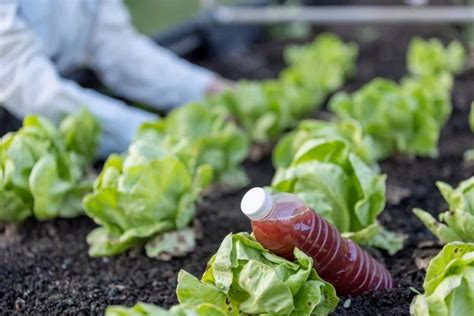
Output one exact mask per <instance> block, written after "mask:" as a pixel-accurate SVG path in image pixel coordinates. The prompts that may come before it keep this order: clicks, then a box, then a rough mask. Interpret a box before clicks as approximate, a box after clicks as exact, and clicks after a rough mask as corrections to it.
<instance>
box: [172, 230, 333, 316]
mask: <svg viewBox="0 0 474 316" xmlns="http://www.w3.org/2000/svg"><path fill="white" fill-rule="evenodd" d="M295 258H296V261H295V262H290V261H288V260H286V259H283V258H281V257H278V256H276V255H274V254H272V253H270V252H269V251H267V250H266V249H264V248H263V247H262V246H261V245H260V244H259V243H258V242H257V241H255V239H254V238H252V237H251V236H250V235H249V234H247V233H239V234H234V235H232V234H231V235H228V236H227V237H226V238H225V239H224V241H223V242H222V244H221V246H220V247H219V250H218V251H217V253H216V254H215V255H214V256H213V257H212V258H211V260H210V261H209V263H208V266H207V270H206V272H205V273H204V275H203V277H202V280H201V281H199V280H198V279H197V278H195V277H193V276H192V275H190V274H189V273H187V272H185V271H181V272H180V274H179V277H178V288H177V295H178V300H179V301H180V303H182V304H190V305H193V306H195V305H197V304H202V303H209V304H212V305H214V306H216V307H218V308H220V309H221V310H224V311H226V315H301V316H302V315H327V314H329V313H330V312H331V311H333V310H334V308H335V307H336V305H337V303H338V301H339V299H338V298H337V296H336V292H335V290H334V288H333V287H332V285H330V284H329V283H327V282H325V281H323V280H322V279H321V278H320V277H319V276H318V275H317V274H316V271H315V270H314V269H313V267H312V266H313V262H312V259H311V258H310V257H308V256H307V255H305V254H304V253H303V252H301V251H299V250H298V249H295Z"/></svg>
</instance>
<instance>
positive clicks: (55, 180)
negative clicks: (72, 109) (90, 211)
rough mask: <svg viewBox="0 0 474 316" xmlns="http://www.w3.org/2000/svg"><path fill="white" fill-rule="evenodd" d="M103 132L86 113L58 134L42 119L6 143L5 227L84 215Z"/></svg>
mask: <svg viewBox="0 0 474 316" xmlns="http://www.w3.org/2000/svg"><path fill="white" fill-rule="evenodd" d="M99 134H100V127H99V125H98V122H97V121H96V120H95V119H94V117H93V116H92V115H91V114H90V113H89V112H87V111H86V110H85V109H83V110H81V111H80V112H79V113H77V114H73V115H70V116H68V117H66V118H65V119H64V120H63V121H62V122H61V124H60V126H59V128H57V127H56V126H55V125H54V124H53V123H52V122H50V121H49V120H47V119H45V118H42V117H39V116H27V117H26V118H25V119H24V121H23V127H22V128H21V129H20V130H18V131H17V132H14V133H9V134H7V135H5V136H4V137H2V139H1V141H0V222H6V223H20V222H22V221H23V220H25V219H26V218H28V217H30V216H34V217H36V218H37V219H39V220H47V219H51V218H54V217H74V216H77V215H79V214H81V213H82V212H83V211H82V207H81V199H82V197H83V196H84V195H85V194H86V193H87V192H89V191H90V190H91V189H92V181H91V180H90V179H89V178H88V175H87V170H86V168H87V165H88V164H89V163H90V162H91V160H92V158H93V155H94V153H95V149H96V146H97V142H98V138H99Z"/></svg>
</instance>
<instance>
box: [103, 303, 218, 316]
mask: <svg viewBox="0 0 474 316" xmlns="http://www.w3.org/2000/svg"><path fill="white" fill-rule="evenodd" d="M225 315H226V313H224V311H222V310H220V309H219V308H217V307H216V306H214V305H211V304H199V305H196V306H187V305H178V306H173V307H172V308H171V309H170V310H169V311H168V310H166V309H164V308H161V307H159V306H156V305H152V304H145V303H138V304H136V305H135V306H133V307H130V308H127V307H122V306H109V307H107V310H106V311H105V316H225Z"/></svg>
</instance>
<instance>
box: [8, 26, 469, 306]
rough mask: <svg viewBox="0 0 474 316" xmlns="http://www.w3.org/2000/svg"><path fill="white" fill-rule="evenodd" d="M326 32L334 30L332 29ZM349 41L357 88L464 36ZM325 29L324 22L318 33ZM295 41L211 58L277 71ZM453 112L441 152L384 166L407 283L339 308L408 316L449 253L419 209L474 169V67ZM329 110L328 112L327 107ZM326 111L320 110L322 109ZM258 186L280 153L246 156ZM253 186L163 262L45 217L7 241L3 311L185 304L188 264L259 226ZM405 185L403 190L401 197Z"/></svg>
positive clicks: (229, 68)
mask: <svg viewBox="0 0 474 316" xmlns="http://www.w3.org/2000/svg"><path fill="white" fill-rule="evenodd" d="M325 30H326V29H325ZM329 30H330V31H334V32H336V33H338V34H340V35H341V36H343V37H344V38H345V39H351V40H356V41H357V42H358V43H359V44H360V47H361V49H360V58H359V62H358V71H357V74H356V75H355V77H354V78H352V79H351V80H349V81H348V83H347V84H346V86H345V87H344V89H345V90H347V91H353V90H355V89H357V88H358V87H360V86H361V85H362V84H364V83H365V82H367V81H368V80H370V79H371V78H373V77H375V76H383V77H387V78H392V79H399V78H400V77H401V76H402V75H404V74H405V72H406V68H405V52H406V47H407V45H408V41H409V39H410V38H411V37H412V36H413V35H417V34H419V35H423V36H436V37H440V38H442V39H443V40H450V39H453V38H459V37H460V33H459V30H458V29H453V28H448V27H434V26H426V27H423V28H420V27H417V28H414V27H410V26H405V27H394V26H390V27H375V26H372V27H359V28H350V27H345V28H332V29H329ZM321 31H324V30H323V29H318V30H316V32H321ZM286 44H287V41H275V40H269V41H265V42H262V43H258V44H255V45H254V46H253V47H252V49H251V50H250V51H249V52H248V53H246V54H243V55H239V56H229V57H228V58H226V59H225V60H221V61H201V64H203V65H206V66H208V67H210V68H212V69H214V70H216V71H218V72H220V73H221V74H222V75H224V76H226V77H229V78H232V79H240V78H256V79H261V78H270V77H274V76H276V75H277V73H278V71H279V70H280V69H281V68H282V67H283V66H284V63H283V60H282V49H283V47H284V46H285V45H286ZM452 99H453V106H454V108H453V113H452V116H451V119H450V120H449V122H448V123H447V125H446V127H445V128H444V130H443V132H442V136H441V141H440V155H439V157H438V158H436V159H429V158H417V159H409V158H407V157H403V156H399V157H393V158H391V159H388V160H386V161H383V162H382V163H381V168H382V171H383V172H384V173H386V174H387V175H388V195H389V197H390V199H389V202H388V204H387V207H386V210H385V211H384V213H383V214H382V216H381V222H382V224H383V225H385V226H386V227H387V228H389V229H391V230H394V231H398V232H402V233H405V234H407V235H408V236H409V237H408V240H407V242H406V246H405V248H404V249H403V250H402V251H400V252H399V253H397V254H396V255H394V256H389V255H388V254H387V253H385V252H380V251H377V250H370V251H371V252H372V254H373V255H375V256H376V257H378V258H379V259H380V260H381V261H383V262H385V264H386V265H387V267H388V268H389V270H390V271H391V272H392V274H393V276H394V278H395V281H396V283H397V286H396V288H393V289H389V290H384V291H380V292H374V293H368V294H365V295H362V296H359V297H356V298H352V299H350V301H349V300H348V299H347V298H342V299H341V303H340V305H339V306H338V308H337V310H336V311H335V313H334V315H369V314H370V315H407V314H408V313H409V304H410V302H411V300H412V298H413V296H414V295H415V294H414V292H413V291H412V290H410V287H413V288H415V289H417V290H422V283H423V278H424V270H423V269H420V268H419V267H418V266H417V262H418V263H419V264H420V262H421V263H422V262H423V260H422V259H423V258H425V257H429V256H432V255H433V254H434V253H436V251H438V250H439V246H437V245H436V243H435V238H434V237H433V236H432V235H431V234H430V233H429V232H428V231H427V229H426V228H425V227H424V226H423V225H422V224H421V223H420V222H419V221H418V220H417V219H416V218H415V217H414V216H413V215H412V213H411V209H412V208H413V207H421V208H424V209H426V210H429V211H430V212H432V213H433V214H437V213H438V212H440V211H442V210H443V209H444V208H445V205H444V202H443V200H442V198H441V196H440V194H439V193H438V191H437V189H436V187H435V181H437V180H442V181H445V182H448V183H450V184H453V185H457V183H458V182H459V181H461V180H463V179H466V178H468V177H469V176H472V175H473V172H474V167H473V166H472V165H467V164H465V163H464V162H463V158H462V156H463V153H464V151H465V150H467V149H469V148H474V135H472V134H471V132H470V131H469V127H468V123H467V118H468V110H469V103H470V101H471V100H473V99H474V71H473V70H468V71H466V72H465V73H464V74H462V75H460V76H458V78H457V80H456V83H455V88H454V93H453V98H452ZM319 113H321V112H319ZM315 115H320V114H315ZM245 168H246V170H247V172H248V174H249V175H250V177H251V179H252V181H251V186H256V185H268V184H269V183H270V182H271V178H272V175H273V172H274V170H273V168H272V165H271V159H270V158H269V157H266V158H264V159H263V160H261V161H259V162H246V163H245ZM244 192H245V190H240V191H238V192H233V193H227V194H219V193H216V194H213V196H209V197H206V198H204V199H203V200H202V201H201V202H200V204H199V214H198V220H199V221H200V222H201V223H202V225H203V227H204V238H203V239H202V240H199V241H198V245H197V248H196V250H195V251H194V252H193V253H192V254H190V255H189V256H187V257H185V258H180V259H174V260H172V261H168V262H159V261H156V260H154V259H150V258H147V257H146V256H145V254H144V253H143V252H142V251H133V252H130V253H127V254H123V255H120V256H116V257H113V258H90V257H89V256H88V255H87V248H88V247H87V244H86V242H85V237H86V235H87V234H88V233H89V232H90V231H91V230H92V229H93V228H94V227H95V224H94V223H93V222H92V221H91V220H90V219H88V218H86V217H80V218H77V219H71V220H64V219H57V220H53V221H48V222H44V223H38V222H36V221H34V220H29V221H27V222H26V223H25V224H24V225H23V226H22V227H21V228H20V229H19V231H18V235H17V239H16V240H13V241H10V242H9V243H8V244H7V245H5V244H4V245H1V243H0V314H1V315H3V314H15V313H16V314H22V315H40V314H42V315H58V314H67V315H95V314H102V313H103V311H104V309H105V308H106V307H107V306H108V305H111V304H122V305H133V304H135V303H136V302H137V301H145V302H148V303H155V304H159V305H163V306H166V307H168V306H171V305H173V304H176V303H177V300H176V296H175V294H174V290H175V287H176V276H177V273H178V272H179V270H180V269H185V270H187V271H189V272H191V273H193V274H195V275H198V276H199V275H200V274H201V273H202V272H203V271H204V269H205V267H206V263H207V261H208V259H209V258H210V256H211V255H212V254H213V253H214V252H215V251H216V250H217V248H218V246H219V244H220V242H221V241H222V239H223V238H224V236H225V235H227V234H229V233H230V232H239V231H249V229H250V226H249V223H248V220H247V219H246V218H244V217H243V216H242V215H241V212H240V211H239V201H240V198H241V197H242V195H243V193H244ZM400 192H402V193H403V194H399V193H400Z"/></svg>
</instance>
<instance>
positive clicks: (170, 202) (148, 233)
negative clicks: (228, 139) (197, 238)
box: [83, 155, 212, 259]
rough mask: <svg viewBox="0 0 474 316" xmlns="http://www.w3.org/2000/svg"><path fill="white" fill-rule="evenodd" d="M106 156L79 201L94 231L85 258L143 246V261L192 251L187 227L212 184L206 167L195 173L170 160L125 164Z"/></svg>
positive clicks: (192, 235) (167, 158)
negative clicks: (91, 186)
mask: <svg viewBox="0 0 474 316" xmlns="http://www.w3.org/2000/svg"><path fill="white" fill-rule="evenodd" d="M124 160H125V159H124V158H123V157H121V156H117V155H112V156H110V157H109V159H108V160H107V162H106V163H105V166H104V169H103V171H102V173H101V174H100V176H99V177H98V178H97V180H96V181H95V183H94V192H93V193H91V194H88V195H87V196H86V197H85V198H84V201H83V204H84V208H85V211H86V214H87V215H88V216H89V217H91V218H92V219H93V220H94V221H95V222H96V223H97V224H99V225H100V227H98V228H96V229H94V230H93V231H92V232H91V233H90V234H89V235H88V236H87V242H88V243H89V244H90V246H91V248H90V250H89V254H90V255H91V256H110V255H115V254H118V253H121V252H124V251H125V250H127V249H128V248H130V247H133V246H135V245H137V244H145V247H146V252H147V254H148V255H149V256H153V257H155V256H156V257H159V258H161V259H168V258H169V257H170V256H172V255H183V254H185V253H187V252H189V251H190V250H192V249H193V248H194V232H193V230H192V228H189V224H190V222H191V221H192V219H193V217H194V215H195V212H196V206H195V203H196V201H197V199H198V197H199V194H200V193H201V191H202V190H203V189H204V188H205V187H206V186H207V185H208V184H209V183H210V181H211V179H212V168H211V167H210V166H209V165H201V166H199V167H198V168H197V170H196V171H195V172H191V170H190V169H189V168H188V167H187V166H186V165H185V164H184V163H183V162H182V161H181V160H180V159H179V158H177V157H175V156H173V155H168V156H164V157H162V158H157V159H151V160H148V161H142V162H140V163H136V164H133V165H125V163H124Z"/></svg>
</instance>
